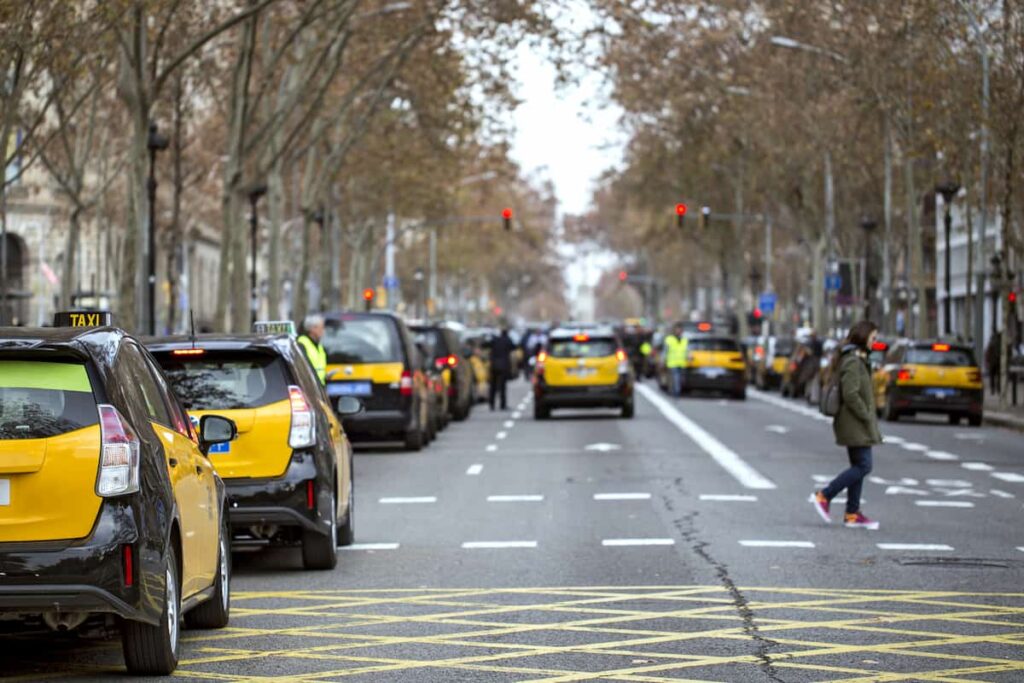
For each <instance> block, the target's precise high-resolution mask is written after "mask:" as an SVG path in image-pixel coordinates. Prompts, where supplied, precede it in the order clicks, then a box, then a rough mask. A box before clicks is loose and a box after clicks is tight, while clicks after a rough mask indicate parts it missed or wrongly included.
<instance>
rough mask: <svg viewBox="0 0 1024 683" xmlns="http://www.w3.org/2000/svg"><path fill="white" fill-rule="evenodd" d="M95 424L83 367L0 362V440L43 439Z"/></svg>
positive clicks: (93, 401) (92, 399) (80, 365)
mask: <svg viewBox="0 0 1024 683" xmlns="http://www.w3.org/2000/svg"><path fill="white" fill-rule="evenodd" d="M98 422H99V413H98V411H97V409H96V400H95V398H93V393H92V384H91V383H90V382H89V375H88V373H87V372H86V369H85V365H83V364H81V363H58V362H41V361H19V360H5V361H0V439H44V438H47V437H51V436H59V435H60V434H65V433H67V432H72V431H75V430H76V429H81V428H83V427H88V426H91V425H94V424H97V423H98Z"/></svg>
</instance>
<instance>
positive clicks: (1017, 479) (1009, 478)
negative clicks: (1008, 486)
mask: <svg viewBox="0 0 1024 683" xmlns="http://www.w3.org/2000/svg"><path fill="white" fill-rule="evenodd" d="M992 476H993V477H995V478H996V479H999V480H1002V481H1006V482H1010V483H1012V484H1019V483H1021V482H1024V474H1017V473H1016V472H993V473H992Z"/></svg>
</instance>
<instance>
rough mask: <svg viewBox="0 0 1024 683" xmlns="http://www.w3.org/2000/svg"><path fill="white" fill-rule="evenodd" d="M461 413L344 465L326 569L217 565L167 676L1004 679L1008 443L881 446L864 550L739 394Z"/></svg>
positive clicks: (1020, 642) (39, 654)
mask: <svg viewBox="0 0 1024 683" xmlns="http://www.w3.org/2000/svg"><path fill="white" fill-rule="evenodd" d="M511 389H512V399H513V400H512V408H511V409H510V410H509V411H506V412H495V413H491V412H488V411H487V410H486V408H485V407H484V408H480V407H478V408H477V410H476V411H475V412H474V413H473V415H472V417H471V418H470V419H469V420H468V421H467V422H464V423H458V424H453V425H452V426H451V427H450V428H449V429H448V430H447V431H446V432H444V434H442V435H441V437H440V439H439V440H438V441H437V442H436V443H435V444H434V445H432V446H431V447H430V448H428V449H427V450H425V451H424V452H422V453H419V454H405V453H402V452H399V451H393V450H389V449H373V450H365V451H362V452H361V453H360V454H359V455H358V456H357V459H356V485H357V505H356V510H357V522H356V536H357V545H356V546H354V547H353V548H351V549H347V550H345V551H344V552H343V555H342V558H341V563H340V564H339V567H338V569H337V570H335V571H333V572H304V571H302V570H301V566H300V560H299V557H298V554H297V551H293V550H277V551H261V552H257V553H237V554H236V557H235V584H234V594H233V602H232V619H231V624H230V626H229V627H228V628H226V629H223V630H221V631H192V632H186V633H185V650H184V655H183V658H182V662H181V665H180V668H179V670H178V674H177V677H178V678H182V679H187V680H197V681H199V680H228V681H243V680H305V681H332V680H342V679H344V680H353V681H520V680H523V681H525V680H545V681H579V680H615V681H681V680H686V681H727V682H739V681H790V682H798V681H848V682H853V681H988V682H992V683H994V682H1010V681H1024V526H1022V520H1024V515H1022V512H1024V510H1022V503H1024V435H1022V434H1020V433H1015V432H1011V431H1006V430H1001V429H997V428H990V427H983V428H969V427H966V426H961V427H955V426H949V425H947V424H945V422H944V421H936V420H926V419H921V420H919V421H907V422H901V423H898V424H883V433H884V434H885V435H886V438H887V442H888V443H887V444H886V445H884V446H882V447H880V448H878V449H876V452H875V471H874V472H873V474H872V478H871V481H870V482H869V483H867V484H866V485H865V491H864V496H865V503H864V511H865V512H866V513H867V514H868V515H869V516H872V517H874V518H876V519H878V520H879V521H880V523H881V528H880V529H879V530H878V531H866V530H859V529H857V530H854V529H845V528H843V527H842V525H841V523H840V522H841V512H842V509H841V508H842V505H841V504H837V505H835V506H834V508H839V509H834V510H833V516H834V519H835V521H834V523H833V524H832V525H825V524H824V523H823V522H822V521H821V520H820V519H819V518H818V517H817V516H816V514H815V513H814V511H813V509H812V507H811V505H810V504H809V503H808V501H807V498H808V495H809V494H810V493H811V491H812V490H813V489H814V488H815V487H816V486H818V487H820V484H818V483H817V482H818V481H819V480H824V479H827V478H830V477H831V476H832V475H834V474H835V473H837V472H838V471H839V470H840V469H841V468H842V467H843V465H844V464H845V453H844V452H843V451H841V450H840V449H838V448H837V447H835V446H834V445H833V444H832V438H831V428H830V425H829V422H828V421H827V420H825V419H822V418H821V417H820V416H818V415H817V413H816V411H815V410H813V409H811V408H809V407H808V406H806V405H804V404H801V403H796V402H793V401H789V400H784V399H781V398H779V397H778V395H777V394H767V395H765V394H761V393H758V392H755V391H751V395H750V398H749V399H748V400H747V401H745V402H736V401H727V400H722V399H720V398H717V397H699V398H687V399H683V400H675V399H669V398H667V397H665V396H664V395H663V394H661V393H660V392H658V391H657V389H656V388H653V387H652V385H651V384H649V383H648V384H645V385H644V386H643V388H641V389H640V398H639V400H638V402H637V413H636V417H635V419H632V420H624V419H620V418H618V417H617V416H616V415H615V413H612V412H603V411H595V412H567V413H555V417H554V419H552V420H549V421H542V422H538V421H535V420H534V419H533V416H532V407H531V405H530V403H529V398H528V391H527V389H528V387H527V385H526V384H525V383H524V382H521V381H520V382H517V383H515V384H513V385H511ZM0 663H2V664H0V666H2V667H3V668H2V669H0V673H2V674H7V675H12V676H14V677H16V678H20V679H31V680H44V679H48V678H61V679H68V678H70V679H73V680H78V679H97V678H105V677H107V675H110V674H112V675H117V674H118V673H119V672H120V671H121V669H120V668H119V645H118V643H116V642H106V643H104V642H99V643H97V642H95V641H84V642H83V641H81V640H75V639H56V638H53V637H52V636H46V637H24V638H18V639H10V638H8V639H5V640H4V641H2V642H0Z"/></svg>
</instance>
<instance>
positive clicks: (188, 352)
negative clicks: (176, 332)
mask: <svg viewBox="0 0 1024 683" xmlns="http://www.w3.org/2000/svg"><path fill="white" fill-rule="evenodd" d="M205 353H206V349H174V350H173V351H171V355H172V356H202V355H203V354H205Z"/></svg>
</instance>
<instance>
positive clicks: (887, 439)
mask: <svg viewBox="0 0 1024 683" xmlns="http://www.w3.org/2000/svg"><path fill="white" fill-rule="evenodd" d="M906 441H907V440H906V439H904V438H903V437H902V436H893V435H892V434H888V435H886V436H883V437H882V443H906Z"/></svg>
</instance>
